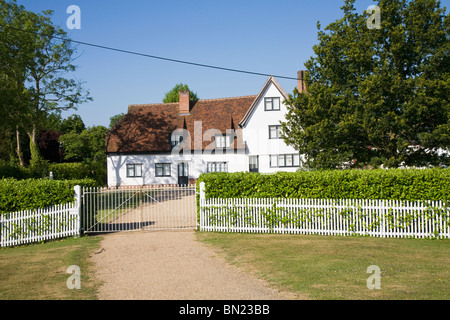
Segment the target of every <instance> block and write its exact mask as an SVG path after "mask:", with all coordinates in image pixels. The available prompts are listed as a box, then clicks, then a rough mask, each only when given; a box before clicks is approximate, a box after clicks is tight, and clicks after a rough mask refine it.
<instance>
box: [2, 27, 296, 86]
mask: <svg viewBox="0 0 450 320" xmlns="http://www.w3.org/2000/svg"><path fill="white" fill-rule="evenodd" d="M10 28H11V29H15V30H20V31H23V32H33V31H26V30H21V29H17V28H12V27H10ZM33 33H34V32H33ZM53 38H54V39H58V40H62V41H70V42H73V43H78V44H81V45H85V46H89V47H94V48H100V49H104V50H110V51H115V52H121V53H127V54H132V55H136V56H141V57H146V58H152V59H158V60H164V61H169V62H176V63H182V64H187V65H192V66H197V67H204V68H211V69H218V70H224V71H230V72H239V73H246V74H251V75H257V76H264V77H269V76H273V77H275V78H280V79H288V80H297V78H294V77H287V76H280V75H273V74H268V73H260V72H252V71H246V70H241V69H233V68H226V67H220V66H213V65H208V64H203V63H196V62H190V61H185V60H178V59H171V58H166V57H159V56H155V55H151V54H146V53H140V52H136V51H131V50H125V49H119V48H113V47H108V46H104V45H99V44H95V43H89V42H84V41H78V40H73V39H69V38H63V37H58V36H53Z"/></svg>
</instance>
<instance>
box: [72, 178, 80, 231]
mask: <svg viewBox="0 0 450 320" xmlns="http://www.w3.org/2000/svg"><path fill="white" fill-rule="evenodd" d="M73 189H74V191H75V210H76V211H77V215H78V219H77V229H78V235H81V232H82V230H81V186H79V185H76V186H75V187H73Z"/></svg>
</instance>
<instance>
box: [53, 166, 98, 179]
mask: <svg viewBox="0 0 450 320" xmlns="http://www.w3.org/2000/svg"><path fill="white" fill-rule="evenodd" d="M48 171H49V172H52V173H53V179H56V180H77V179H86V178H88V177H89V175H90V169H89V166H88V165H86V164H84V163H81V162H72V163H53V164H51V165H49V167H48Z"/></svg>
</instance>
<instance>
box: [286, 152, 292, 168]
mask: <svg viewBox="0 0 450 320" xmlns="http://www.w3.org/2000/svg"><path fill="white" fill-rule="evenodd" d="M286 167H292V154H287V155H286Z"/></svg>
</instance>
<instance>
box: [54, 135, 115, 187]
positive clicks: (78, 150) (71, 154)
mask: <svg viewBox="0 0 450 320" xmlns="http://www.w3.org/2000/svg"><path fill="white" fill-rule="evenodd" d="M107 132H108V129H107V128H105V127H104V126H93V127H90V128H87V129H85V130H83V131H82V132H81V133H76V132H74V131H72V132H69V133H66V134H64V135H62V136H61V137H60V138H59V142H60V143H61V144H62V146H63V149H64V159H65V160H66V161H72V162H81V163H83V164H86V165H87V166H88V167H89V168H90V170H91V173H92V175H93V176H94V177H95V179H96V180H97V181H98V182H100V183H101V182H103V183H105V182H106V175H107V173H106V152H105V147H106V145H105V137H106V133H107Z"/></svg>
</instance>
